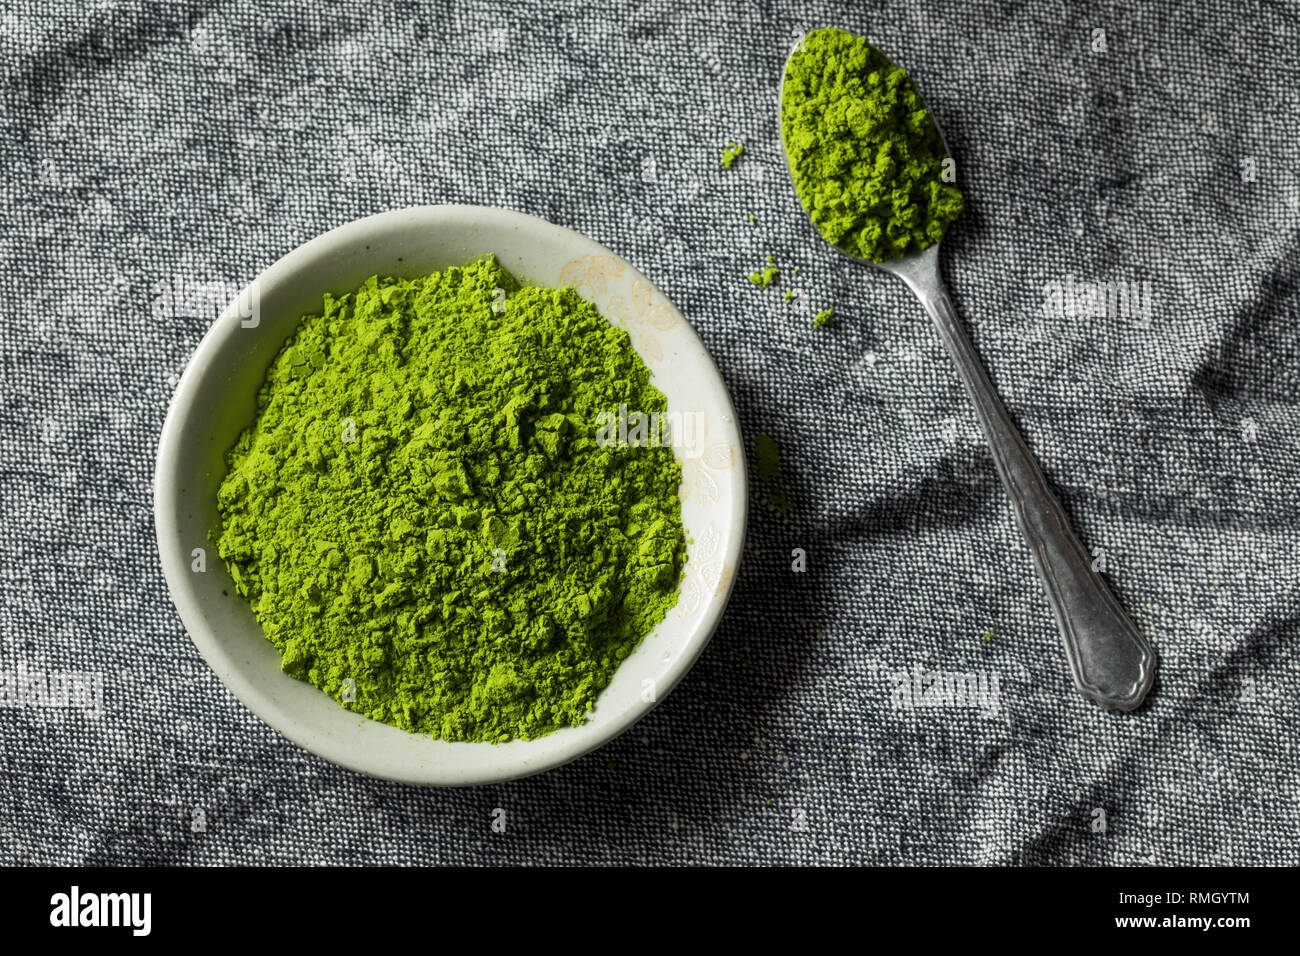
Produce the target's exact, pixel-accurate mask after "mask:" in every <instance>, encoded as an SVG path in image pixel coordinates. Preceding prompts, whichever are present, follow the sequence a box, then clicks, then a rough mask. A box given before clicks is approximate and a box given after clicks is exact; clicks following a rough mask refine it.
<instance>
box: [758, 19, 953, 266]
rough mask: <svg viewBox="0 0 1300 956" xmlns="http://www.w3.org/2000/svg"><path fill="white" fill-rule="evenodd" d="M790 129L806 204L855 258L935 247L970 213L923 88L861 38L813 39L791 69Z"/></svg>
mask: <svg viewBox="0 0 1300 956" xmlns="http://www.w3.org/2000/svg"><path fill="white" fill-rule="evenodd" d="M781 130H782V136H783V138H784V140H785V149H786V156H787V158H788V159H789V162H790V171H791V174H792V176H793V178H794V186H795V191H796V192H797V193H798V195H799V201H800V202H801V203H802V204H803V207H804V209H805V210H806V211H807V212H808V214H809V216H810V217H811V218H812V221H813V223H814V224H815V225H816V226H817V228H818V230H819V231H820V232H821V234H822V235H823V236H824V237H825V238H826V240H827V241H828V242H831V243H833V244H835V245H837V246H839V247H840V248H841V249H843V250H844V251H845V252H848V253H849V254H850V255H854V256H858V257H861V258H865V259H870V260H871V261H873V262H883V261H885V260H887V259H896V258H898V257H900V256H904V255H907V254H908V253H910V252H914V251H918V250H921V249H925V248H926V247H927V246H930V245H933V244H934V243H936V242H938V241H939V240H940V239H941V238H942V237H943V234H944V232H945V230H946V229H947V228H948V226H949V224H950V223H952V221H953V220H954V219H956V218H957V216H958V214H960V213H961V210H962V195H961V191H960V190H958V189H957V187H956V186H954V185H952V184H951V182H949V181H946V180H947V178H950V175H954V174H952V170H953V167H952V166H951V164H948V165H947V166H946V167H945V162H944V161H945V159H946V158H947V157H946V156H945V152H944V145H943V139H942V137H941V136H940V135H939V130H938V128H937V127H936V126H935V124H934V119H933V118H932V117H931V116H930V111H929V110H928V109H926V106H925V102H924V101H923V100H922V99H921V95H920V93H919V92H917V89H916V86H915V84H913V83H912V81H911V79H909V78H908V75H907V72H906V71H905V70H904V69H903V68H902V67H899V66H895V65H894V64H893V63H891V62H890V60H889V58H888V57H886V56H885V55H884V54H883V53H881V52H880V51H879V50H878V49H876V48H875V47H874V46H872V45H871V44H870V43H868V42H867V41H866V40H863V39H862V38H860V37H857V36H854V35H853V34H851V33H846V32H845V31H843V30H835V29H825V30H814V31H813V32H812V33H809V34H808V35H807V36H806V37H804V39H803V42H802V43H801V44H800V45H799V47H798V49H797V50H796V51H795V52H794V54H793V55H792V56H791V57H790V62H789V64H788V65H787V67H786V71H785V79H784V83H783V86H782V93H781ZM946 173H947V174H949V175H946Z"/></svg>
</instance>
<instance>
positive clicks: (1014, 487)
mask: <svg viewBox="0 0 1300 956" xmlns="http://www.w3.org/2000/svg"><path fill="white" fill-rule="evenodd" d="M920 258H924V259H926V260H928V261H927V262H926V266H927V267H926V268H919V269H917V270H916V271H909V272H908V273H903V274H902V277H903V278H904V280H905V281H906V282H907V284H908V285H909V286H910V287H911V289H912V291H913V292H915V293H916V295H917V297H918V298H919V299H920V300H921V302H922V304H923V305H924V306H925V310H926V312H928V313H930V318H932V319H933V320H934V324H935V326H936V327H937V328H938V329H939V335H940V336H941V337H942V338H943V344H944V345H945V346H947V348H948V352H949V354H950V355H952V359H953V361H954V362H955V363H956V365H957V372H958V374H959V375H960V376H961V380H962V383H963V384H964V385H965V386H966V392H967V393H968V394H969V395H970V397H971V401H972V402H974V404H975V412H976V414H977V415H978V416H979V420H980V425H981V426H982V427H983V429H984V435H985V437H986V438H987V439H988V443H989V448H990V450H991V451H992V453H993V461H994V463H995V464H996V465H997V469H998V474H999V475H1000V476H1001V477H1002V484H1003V485H1004V486H1005V487H1006V489H1007V494H1008V495H1010V497H1011V503H1012V505H1013V506H1014V510H1015V513H1016V522H1017V523H1018V524H1019V525H1020V531H1021V533H1023V534H1024V536H1025V540H1026V542H1028V544H1029V548H1030V551H1031V552H1032V553H1033V556H1034V566H1035V567H1036V568H1037V570H1038V576H1039V578H1040V579H1041V580H1042V582H1043V590H1045V591H1046V592H1047V600H1048V603H1049V604H1051V606H1052V613H1053V614H1055V615H1056V623H1057V625H1058V626H1059V627H1060V630H1061V640H1062V643H1063V644H1064V645H1065V656H1066V657H1067V658H1068V659H1069V662H1070V671H1071V673H1072V674H1073V676H1074V686H1075V687H1077V688H1078V690H1079V692H1080V693H1081V694H1083V696H1084V697H1087V698H1090V699H1092V700H1094V701H1096V702H1097V703H1098V704H1100V705H1101V706H1102V707H1106V708H1114V709H1117V710H1133V709H1134V708H1135V707H1137V706H1138V705H1139V704H1141V703H1142V699H1143V698H1144V697H1145V696H1146V693H1147V691H1148V690H1149V689H1150V687H1151V681H1152V678H1153V676H1154V670H1155V651H1154V650H1152V648H1151V644H1150V643H1149V642H1148V641H1147V639H1146V637H1145V636H1143V634H1142V633H1141V632H1140V631H1138V629H1137V628H1136V627H1135V626H1134V624H1133V622H1132V620H1130V619H1129V616H1128V615H1127V614H1126V613H1125V612H1124V609H1123V608H1122V607H1120V604H1119V601H1117V600H1116V599H1115V595H1114V594H1112V593H1111V591H1110V588H1109V587H1107V586H1106V582H1105V581H1103V580H1102V578H1101V576H1100V575H1099V574H1098V573H1097V572H1096V571H1095V570H1094V569H1093V563H1092V561H1091V559H1090V558H1089V556H1088V553H1087V551H1086V550H1084V547H1083V544H1082V543H1081V542H1080V541H1079V538H1078V537H1077V536H1076V535H1075V533H1074V531H1073V530H1071V528H1070V523H1069V521H1068V520H1067V519H1066V516H1065V512H1064V510H1063V509H1062V508H1061V503H1060V501H1058V500H1057V498H1056V496H1055V495H1054V494H1052V492H1051V490H1050V489H1049V488H1048V487H1047V481H1046V479H1045V478H1044V477H1043V472H1042V469H1040V468H1039V467H1038V462H1036V461H1035V460H1034V456H1033V454H1032V453H1031V452H1030V451H1029V447H1028V446H1027V445H1026V444H1025V441H1024V439H1023V438H1021V437H1020V432H1019V430H1018V429H1017V428H1016V426H1015V423H1014V422H1013V421H1012V420H1011V416H1010V415H1008V414H1007V410H1006V408H1005V407H1004V406H1003V404H1002V400H1001V399H1000V398H998V394H997V392H996V391H995V390H994V388H993V383H992V382H991V381H990V380H989V377H988V373H987V372H986V371H985V370H984V366H983V365H982V364H981V362H980V360H979V356H978V355H977V354H976V352H975V347H974V346H973V345H972V344H971V341H970V338H969V337H968V336H967V334H966V331H965V329H964V328H963V327H962V324H961V320H960V319H958V317H957V312H956V310H955V309H954V308H953V304H952V299H951V298H949V296H948V291H947V289H946V288H944V284H943V280H942V278H941V277H940V275H939V268H938V256H937V255H933V256H928V257H920Z"/></svg>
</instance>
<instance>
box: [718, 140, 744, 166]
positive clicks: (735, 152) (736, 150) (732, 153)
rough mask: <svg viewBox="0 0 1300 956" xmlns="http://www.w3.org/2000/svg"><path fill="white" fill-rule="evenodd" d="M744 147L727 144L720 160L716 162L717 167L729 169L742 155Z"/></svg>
mask: <svg viewBox="0 0 1300 956" xmlns="http://www.w3.org/2000/svg"><path fill="white" fill-rule="evenodd" d="M744 152H745V147H744V146H741V145H739V144H737V143H731V144H729V145H728V146H727V147H726V148H725V149H723V151H722V158H721V159H720V160H718V165H719V166H721V167H722V168H723V169H730V168H731V167H732V166H733V165H734V164H735V162H736V160H738V159H740V157H741V156H742V155H743V154H744Z"/></svg>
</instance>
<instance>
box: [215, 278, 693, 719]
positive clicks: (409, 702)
mask: <svg viewBox="0 0 1300 956" xmlns="http://www.w3.org/2000/svg"><path fill="white" fill-rule="evenodd" d="M620 404H626V406H627V407H628V408H631V409H635V410H640V411H641V412H643V413H645V414H647V415H648V414H650V413H653V412H656V411H664V410H665V408H666V400H665V398H664V396H663V394H662V393H661V392H660V391H659V390H658V389H656V388H655V387H654V386H653V385H651V384H650V373H649V371H648V370H647V369H646V367H645V365H644V363H643V362H642V361H641V359H640V358H639V357H638V356H637V354H636V353H635V352H634V351H633V350H632V348H631V346H630V344H629V339H628V335H627V333H626V332H625V331H623V330H622V329H619V328H617V327H615V326H613V325H611V324H610V323H609V322H608V321H607V320H606V319H604V318H603V317H602V316H601V315H600V313H599V312H598V311H597V310H596V308H595V306H593V305H592V304H591V303H590V302H587V301H586V300H584V299H582V298H581V297H580V296H579V295H578V294H577V293H576V292H574V291H573V290H572V289H562V290H554V289H542V288H534V287H524V288H520V287H519V286H518V284H517V283H516V281H515V280H514V278H513V277H512V276H511V275H510V274H509V273H507V272H506V271H505V270H504V269H502V268H501V267H500V266H499V265H498V264H497V263H496V262H495V260H493V259H491V258H488V259H483V260H480V261H477V262H474V263H471V264H469V265H467V266H465V267H462V268H453V269H447V270H445V271H443V272H438V273H434V274H433V275H429V276H425V277H423V278H418V279H412V280H404V279H384V278H378V277H375V278H371V279H369V280H368V281H367V282H366V283H365V284H363V285H362V286H361V287H360V288H359V289H357V290H355V291H354V292H351V293H348V294H347V295H344V296H342V297H341V298H333V297H332V296H329V295H327V296H325V300H324V308H323V310H322V312H321V313H320V314H319V315H308V316H305V317H304V318H303V320H302V324H301V325H300V327H299V328H298V331H297V332H296V333H295V334H294V336H293V337H292V338H291V339H290V340H289V341H288V343H287V344H286V345H285V346H284V348H283V349H282V350H281V352H280V353H279V355H278V356H277V357H276V359H275V361H274V362H273V363H272V365H271V368H270V370H269V371H268V373H267V376H266V381H265V384H264V385H263V387H262V390H261V392H260V394H259V397H258V411H257V418H256V421H255V422H254V424H253V425H252V426H251V427H250V428H249V429H248V430H247V431H245V432H244V434H243V435H242V436H241V437H240V439H239V441H238V443H237V444H236V445H235V447H234V448H233V449H232V450H231V451H230V452H229V454H228V456H227V464H228V468H229V472H228V474H227V476H226V478H225V480H224V482H223V483H222V485H221V487H220V491H219V493H218V500H217V504H218V511H219V514H220V519H221V525H220V529H219V533H218V536H217V538H218V540H217V544H218V551H219V553H220V555H221V557H222V559H223V560H224V561H225V563H226V566H227V568H228V569H229V571H230V574H231V576H232V578H233V579H234V581H235V586H236V588H237V589H238V591H239V593H240V594H242V595H244V596H245V597H247V598H248V600H249V601H250V602H251V604H252V607H253V611H254V614H255V615H256V616H257V619H258V621H260V622H261V625H262V628H263V630H264V632H265V634H266V636H267V638H268V639H269V640H270V641H271V642H272V643H273V644H274V645H275V646H276V648H277V649H278V650H279V652H280V655H281V666H282V668H283V670H284V671H285V673H287V674H290V675H291V676H293V677H297V678H299V679H302V680H305V681H308V682H310V683H311V684H314V685H315V686H316V687H318V688H320V689H321V690H322V691H324V692H325V693H327V694H329V695H330V696H331V697H334V698H335V699H336V700H338V701H339V702H340V703H341V704H342V705H343V706H345V707H348V708H350V709H352V710H355V711H356V712H358V713H359V714H363V715H365V716H367V717H370V718H373V719H374V720H379V721H383V722H385V723H389V724H393V725H396V726H398V727H401V728H403V729H405V730H409V731H415V732H419V733H424V734H430V735H432V736H434V737H439V738H442V739H444V740H464V741H504V740H509V739H511V738H523V739H529V738H534V737H538V736H540V735H542V734H546V733H549V732H551V731H553V730H556V729H558V728H561V727H570V726H576V725H579V724H582V723H583V722H585V720H586V719H587V717H588V714H589V712H590V711H591V710H592V708H593V707H594V704H595V699H596V696H597V695H598V694H599V693H600V691H601V690H603V689H604V688H605V687H606V685H608V683H609V681H610V679H611V678H612V677H613V675H614V672H615V670H616V669H617V668H618V666H619V664H620V663H621V662H622V661H623V660H624V659H625V658H627V656H628V655H629V654H631V653H632V651H633V650H635V649H636V647H637V646H638V644H639V643H640V642H641V640H642V638H643V637H645V635H647V634H648V633H649V632H651V631H652V630H653V629H654V628H655V627H656V626H657V625H658V624H659V622H660V621H661V620H662V619H663V617H664V615H665V614H666V613H667V611H668V610H669V609H670V608H671V607H672V606H673V605H674V604H675V603H676V601H677V585H678V581H679V579H680V576H681V570H682V566H683V564H684V562H685V549H686V543H685V534H684V531H683V527H682V521H681V510H680V503H679V500H678V497H677V492H678V486H679V484H680V481H681V468H680V465H679V464H678V463H677V461H676V459H675V457H674V455H673V451H672V449H671V448H670V447H667V444H663V445H657V446H649V447H647V446H636V447H627V446H626V445H621V446H620V445H617V444H614V445H610V444H607V443H604V442H600V441H598V438H599V431H598V428H597V423H598V422H599V421H600V420H601V415H602V413H606V412H611V411H612V410H614V409H617V408H618V406H619V405H620Z"/></svg>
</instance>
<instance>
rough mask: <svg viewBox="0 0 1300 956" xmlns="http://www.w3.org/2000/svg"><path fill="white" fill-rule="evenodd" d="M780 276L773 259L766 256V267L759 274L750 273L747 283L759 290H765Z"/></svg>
mask: <svg viewBox="0 0 1300 956" xmlns="http://www.w3.org/2000/svg"><path fill="white" fill-rule="evenodd" d="M780 274H781V270H780V269H778V268H777V267H776V259H775V257H773V256H768V257H767V265H766V266H764V267H763V270H762V271H761V272H751V273H750V274H749V281H750V282H752V283H754V285H756V286H758V287H759V288H760V289H766V288H767V287H768V286H770V285H771V284H772V283H773V282H775V281H776V278H777V276H779V275H780Z"/></svg>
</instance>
